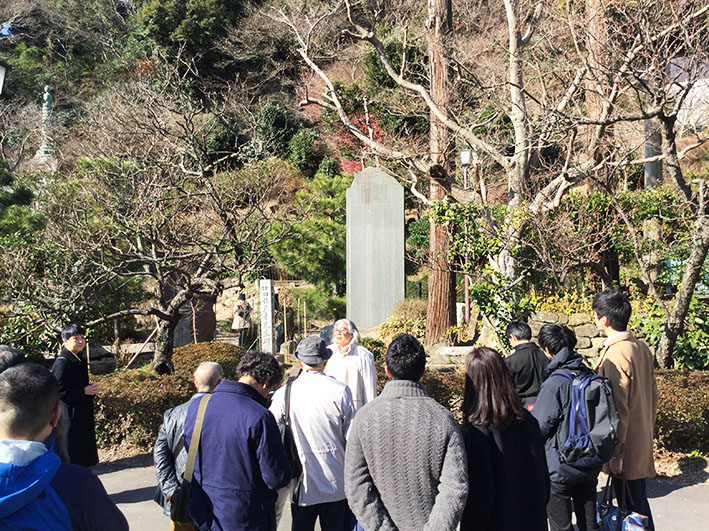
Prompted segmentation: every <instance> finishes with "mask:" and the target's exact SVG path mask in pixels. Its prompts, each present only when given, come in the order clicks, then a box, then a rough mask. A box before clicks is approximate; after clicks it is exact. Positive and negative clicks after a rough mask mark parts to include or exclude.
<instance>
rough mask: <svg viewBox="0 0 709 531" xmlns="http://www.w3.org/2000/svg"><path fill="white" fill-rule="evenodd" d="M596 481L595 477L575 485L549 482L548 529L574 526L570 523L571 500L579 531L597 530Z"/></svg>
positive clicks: (563, 529)
mask: <svg viewBox="0 0 709 531" xmlns="http://www.w3.org/2000/svg"><path fill="white" fill-rule="evenodd" d="M596 483H597V479H596V478H594V479H593V480H591V481H587V482H584V483H579V484H577V485H566V484H564V483H555V482H553V481H552V482H551V491H550V493H549V503H547V517H548V518H549V530H550V531H573V529H574V526H573V525H572V524H571V503H572V501H573V512H574V513H575V514H576V525H578V528H579V531H598V523H596Z"/></svg>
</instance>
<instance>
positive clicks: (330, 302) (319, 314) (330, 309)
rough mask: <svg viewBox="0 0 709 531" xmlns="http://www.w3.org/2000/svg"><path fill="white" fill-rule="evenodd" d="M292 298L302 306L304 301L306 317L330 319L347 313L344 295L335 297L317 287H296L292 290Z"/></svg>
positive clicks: (309, 319) (309, 318) (310, 318)
mask: <svg viewBox="0 0 709 531" xmlns="http://www.w3.org/2000/svg"><path fill="white" fill-rule="evenodd" d="M293 300H294V301H295V303H296V304H298V305H299V308H301V311H302V308H303V303H305V307H306V312H307V315H306V317H307V319H308V322H310V321H311V320H312V319H319V320H322V321H332V320H333V319H335V318H338V319H339V318H341V317H344V316H345V314H346V313H347V303H346V302H345V298H344V297H336V296H333V295H330V294H328V293H326V292H323V291H321V290H319V289H317V288H297V289H294V290H293Z"/></svg>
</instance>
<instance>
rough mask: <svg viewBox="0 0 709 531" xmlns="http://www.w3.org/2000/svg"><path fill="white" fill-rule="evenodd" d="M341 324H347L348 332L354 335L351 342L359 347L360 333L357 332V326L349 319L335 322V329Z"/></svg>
mask: <svg viewBox="0 0 709 531" xmlns="http://www.w3.org/2000/svg"><path fill="white" fill-rule="evenodd" d="M340 323H345V324H346V325H347V330H348V332H349V333H350V334H352V341H351V342H352V343H354V344H355V345H358V344H359V331H358V330H357V327H356V326H355V324H354V323H353V322H352V321H350V320H349V319H338V320H337V321H335V327H337V325H339V324H340Z"/></svg>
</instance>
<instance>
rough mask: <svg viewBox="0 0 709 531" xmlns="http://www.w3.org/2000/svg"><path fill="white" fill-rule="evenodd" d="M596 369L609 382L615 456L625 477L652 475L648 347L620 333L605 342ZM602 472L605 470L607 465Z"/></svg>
mask: <svg viewBox="0 0 709 531" xmlns="http://www.w3.org/2000/svg"><path fill="white" fill-rule="evenodd" d="M596 370H597V371H598V374H600V375H601V376H605V377H606V378H608V379H609V380H610V381H611V382H612V384H613V392H614V394H615V403H616V406H617V408H618V420H619V423H618V437H619V439H620V443H619V444H618V446H617V447H616V449H615V455H616V456H619V455H622V457H623V471H624V472H625V477H626V478H627V479H642V478H650V477H653V476H654V475H655V461H654V458H653V452H652V441H653V434H654V431H655V418H656V417H657V383H656V382H655V369H654V366H653V356H652V353H651V352H650V349H649V348H648V346H647V345H646V344H645V343H644V342H642V341H639V340H638V339H636V338H635V336H633V334H632V333H630V332H623V333H622V334H618V335H616V336H614V337H612V338H611V339H610V340H609V341H608V345H607V346H606V347H605V348H604V349H603V352H601V359H600V361H599V362H598V365H597V366H596ZM604 471H605V472H606V473H607V472H608V465H606V466H605V467H604Z"/></svg>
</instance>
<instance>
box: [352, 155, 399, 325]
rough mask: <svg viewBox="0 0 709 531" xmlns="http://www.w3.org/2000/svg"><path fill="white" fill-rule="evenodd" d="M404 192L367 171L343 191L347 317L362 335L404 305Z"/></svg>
mask: <svg viewBox="0 0 709 531" xmlns="http://www.w3.org/2000/svg"><path fill="white" fill-rule="evenodd" d="M404 282H405V277H404V189H403V188H402V186H401V185H400V184H399V183H398V182H397V181H396V179H394V178H393V177H392V176H390V175H388V174H387V173H385V172H383V171H382V170H380V169H378V168H373V167H369V168H365V169H364V170H362V171H361V172H360V173H358V174H357V176H356V177H355V178H354V181H353V182H352V185H351V186H350V188H349V189H348V190H347V317H348V318H349V319H351V320H352V321H354V323H355V324H356V325H357V326H358V327H359V328H362V329H367V328H373V327H376V326H378V325H380V324H381V323H382V322H384V321H385V320H386V319H388V318H389V317H390V316H391V314H392V311H393V310H394V306H395V305H396V303H397V302H399V301H401V300H403V299H404Z"/></svg>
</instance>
